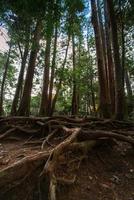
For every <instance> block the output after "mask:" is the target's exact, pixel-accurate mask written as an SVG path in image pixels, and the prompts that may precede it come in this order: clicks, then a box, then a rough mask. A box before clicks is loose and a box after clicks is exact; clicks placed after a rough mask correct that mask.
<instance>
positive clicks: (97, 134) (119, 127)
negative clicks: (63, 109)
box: [0, 116, 134, 200]
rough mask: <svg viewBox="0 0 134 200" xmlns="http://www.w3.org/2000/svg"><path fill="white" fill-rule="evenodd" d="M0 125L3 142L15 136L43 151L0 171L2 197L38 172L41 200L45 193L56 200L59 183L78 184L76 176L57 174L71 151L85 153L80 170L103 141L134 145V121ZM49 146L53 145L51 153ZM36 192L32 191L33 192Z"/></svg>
mask: <svg viewBox="0 0 134 200" xmlns="http://www.w3.org/2000/svg"><path fill="white" fill-rule="evenodd" d="M0 125H1V127H2V129H1V130H0V132H1V135H0V142H3V141H4V139H8V140H10V138H13V137H18V138H19V137H20V138H22V137H24V139H25V138H26V139H25V140H24V141H25V142H24V143H23V144H22V146H24V145H29V146H30V145H31V146H33V145H37V146H39V149H41V151H42V152H39V153H36V154H34V155H32V156H27V157H25V158H23V159H21V160H20V161H17V162H15V163H14V164H12V165H9V166H8V167H7V168H4V169H2V170H0V194H5V193H6V192H9V191H10V190H12V189H15V188H17V187H18V186H19V185H21V184H22V183H23V182H25V181H27V180H28V178H29V177H30V176H31V175H32V174H34V173H37V172H38V173H37V177H38V180H39V182H40V187H39V191H38V193H39V198H38V199H39V200H43V198H44V196H43V195H42V194H43V192H44V191H45V194H44V195H45V199H49V200H56V199H57V198H56V197H57V195H56V192H57V187H58V185H59V184H65V185H70V184H74V183H75V181H76V178H77V176H76V175H75V174H74V175H73V178H66V177H60V176H58V175H57V169H58V167H59V165H60V164H61V163H62V162H65V163H66V159H65V154H66V153H67V152H81V156H80V159H79V163H78V168H79V166H80V163H81V160H82V159H83V158H84V157H85V156H86V155H87V154H88V151H89V150H90V149H92V148H93V147H94V146H95V145H96V144H97V143H98V142H100V141H101V143H103V141H104V140H107V139H115V140H120V141H123V142H128V143H130V144H132V145H134V131H133V128H134V124H133V123H132V122H121V121H115V120H103V119H99V120H98V119H97V118H94V119H92V118H83V119H80V118H69V117H64V116H57V117H52V118H32V117H31V118H28V117H13V118H11V117H6V118H0ZM4 127H6V128H4ZM2 130H3V131H4V130H5V132H3V131H2ZM33 138H34V139H33ZM46 144H48V145H46ZM46 146H49V150H48V149H47V148H46ZM74 160H76V159H74ZM71 162H73V160H71V161H70V162H68V165H69V163H71ZM70 165H71V164H70ZM43 167H44V168H43ZM16 172H17V173H16ZM37 177H36V178H37ZM32 190H33V189H32V188H31V189H30V190H29V193H30V191H32ZM46 193H47V194H46ZM0 197H1V196H0ZM1 199H2V198H1ZM2 200H3V199H2Z"/></svg>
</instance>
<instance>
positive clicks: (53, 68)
mask: <svg viewBox="0 0 134 200" xmlns="http://www.w3.org/2000/svg"><path fill="white" fill-rule="evenodd" d="M57 37H58V27H57V24H56V25H55V37H54V50H53V60H52V67H51V79H50V87H49V102H48V111H49V115H51V110H52V98H53V85H54V75H55V64H56V52H57Z"/></svg>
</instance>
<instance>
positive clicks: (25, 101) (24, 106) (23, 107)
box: [17, 21, 42, 116]
mask: <svg viewBox="0 0 134 200" xmlns="http://www.w3.org/2000/svg"><path fill="white" fill-rule="evenodd" d="M41 26H42V23H41V21H37V24H36V28H35V31H34V36H33V44H32V49H31V53H30V58H29V64H28V68H27V73H26V79H25V83H24V89H23V94H22V98H21V101H20V105H19V108H18V112H17V115H27V116H28V115H29V114H30V100H31V90H32V84H33V77H34V69H35V65H36V58H37V53H38V51H39V41H40V38H41Z"/></svg>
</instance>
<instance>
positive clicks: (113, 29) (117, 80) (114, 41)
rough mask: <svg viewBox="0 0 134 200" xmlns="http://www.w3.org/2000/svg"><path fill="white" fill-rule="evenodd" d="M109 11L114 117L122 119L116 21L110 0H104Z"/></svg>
mask: <svg viewBox="0 0 134 200" xmlns="http://www.w3.org/2000/svg"><path fill="white" fill-rule="evenodd" d="M106 1H107V6H108V12H109V18H110V23H111V32H112V44H113V56H114V63H115V104H116V105H115V118H116V119H123V117H124V87H123V68H122V66H121V62H120V54H119V43H118V34H117V23H116V18H115V14H114V6H113V1H112V0H106Z"/></svg>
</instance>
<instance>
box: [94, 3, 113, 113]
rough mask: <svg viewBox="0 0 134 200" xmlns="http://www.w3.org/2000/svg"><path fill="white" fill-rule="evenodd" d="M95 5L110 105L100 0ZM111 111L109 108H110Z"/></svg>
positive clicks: (108, 96)
mask: <svg viewBox="0 0 134 200" xmlns="http://www.w3.org/2000/svg"><path fill="white" fill-rule="evenodd" d="M97 7H98V19H99V26H100V35H101V45H102V50H103V52H102V54H103V59H104V60H103V62H104V72H105V77H106V89H107V98H108V101H109V107H110V94H109V84H108V68H107V57H106V35H105V31H104V26H103V19H102V13H101V6H100V0H97ZM110 111H111V109H110Z"/></svg>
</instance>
